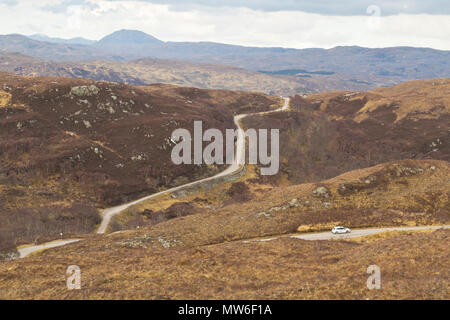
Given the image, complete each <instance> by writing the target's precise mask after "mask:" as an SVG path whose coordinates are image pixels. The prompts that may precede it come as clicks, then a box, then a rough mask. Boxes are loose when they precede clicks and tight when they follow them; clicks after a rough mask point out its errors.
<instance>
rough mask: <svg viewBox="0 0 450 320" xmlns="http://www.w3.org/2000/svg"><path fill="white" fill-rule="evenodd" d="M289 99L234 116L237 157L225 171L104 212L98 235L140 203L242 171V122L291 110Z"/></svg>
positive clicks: (243, 151)
mask: <svg viewBox="0 0 450 320" xmlns="http://www.w3.org/2000/svg"><path fill="white" fill-rule="evenodd" d="M289 100H290V99H289V98H284V104H283V106H282V107H281V108H278V109H276V110H270V111H265V112H258V113H249V114H239V115H236V116H234V124H235V125H236V127H237V129H238V137H237V141H236V156H235V157H234V161H233V163H232V164H231V165H229V166H228V167H227V168H226V169H225V170H224V171H222V172H220V173H218V174H216V175H214V176H212V177H208V178H204V179H201V180H197V181H194V182H190V183H187V184H183V185H181V186H178V187H174V188H170V189H167V190H164V191H161V192H157V193H154V194H151V195H149V196H146V197H143V198H141V199H138V200H135V201H132V202H129V203H125V204H122V205H120V206H117V207H113V208H109V209H106V210H104V211H103V213H102V222H101V224H100V226H99V228H98V230H97V233H100V234H103V233H105V232H106V229H107V228H108V225H109V223H110V221H111V218H112V217H114V216H115V215H116V214H119V213H121V212H122V211H123V210H125V209H127V208H129V207H132V206H134V205H136V204H138V203H141V202H143V201H146V200H148V199H152V198H155V197H158V196H161V195H163V194H166V193H172V192H175V191H179V190H182V189H184V188H186V187H192V186H194V185H197V184H200V183H202V182H206V181H210V180H215V179H218V178H221V177H225V176H228V175H231V174H234V173H236V172H238V171H239V170H241V168H242V166H243V165H244V161H245V159H244V156H245V132H244V129H243V128H242V127H241V124H240V121H241V120H242V119H244V118H245V117H248V116H252V115H262V114H268V113H272V112H278V111H283V110H286V109H288V108H289Z"/></svg>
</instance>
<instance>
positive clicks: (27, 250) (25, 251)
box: [17, 239, 80, 258]
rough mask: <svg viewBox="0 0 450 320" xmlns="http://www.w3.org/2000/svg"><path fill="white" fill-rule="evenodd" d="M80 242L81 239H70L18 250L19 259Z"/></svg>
mask: <svg viewBox="0 0 450 320" xmlns="http://www.w3.org/2000/svg"><path fill="white" fill-rule="evenodd" d="M77 241H80V239H68V240H55V241H52V242H47V243H43V244H39V245H35V246H27V247H22V248H19V249H17V251H18V252H19V258H25V257H26V256H28V255H30V254H31V253H33V252H36V251H39V250H44V249H50V248H55V247H60V246H64V245H66V244H69V243H73V242H77Z"/></svg>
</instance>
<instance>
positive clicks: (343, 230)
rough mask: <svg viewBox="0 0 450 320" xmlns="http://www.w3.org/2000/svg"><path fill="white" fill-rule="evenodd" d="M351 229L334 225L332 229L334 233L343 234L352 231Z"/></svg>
mask: <svg viewBox="0 0 450 320" xmlns="http://www.w3.org/2000/svg"><path fill="white" fill-rule="evenodd" d="M350 232H351V230H350V229H349V228H345V227H334V228H333V229H331V233H332V234H343V233H350Z"/></svg>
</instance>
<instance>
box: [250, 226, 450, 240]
mask: <svg viewBox="0 0 450 320" xmlns="http://www.w3.org/2000/svg"><path fill="white" fill-rule="evenodd" d="M449 228H450V225H445V226H423V227H391V228H371V229H354V230H352V231H351V232H350V233H345V234H332V233H331V230H330V231H327V232H319V233H303V234H295V235H289V236H286V235H284V236H277V237H271V238H265V239H258V240H245V241H244V242H252V241H259V242H266V241H272V240H277V239H280V238H293V239H303V240H340V239H349V238H358V237H364V236H370V235H373V234H377V233H382V232H387V231H419V230H438V229H449Z"/></svg>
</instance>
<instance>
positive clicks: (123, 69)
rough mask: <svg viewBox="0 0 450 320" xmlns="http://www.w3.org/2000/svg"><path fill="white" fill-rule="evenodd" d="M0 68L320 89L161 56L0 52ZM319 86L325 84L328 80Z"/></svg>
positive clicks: (141, 80) (276, 89)
mask: <svg viewBox="0 0 450 320" xmlns="http://www.w3.org/2000/svg"><path fill="white" fill-rule="evenodd" d="M0 71H4V72H10V73H16V74H19V75H24V76H52V77H70V78H80V77H81V78H87V79H92V80H97V81H116V82H122V83H126V84H152V83H167V84H174V85H180V86H193V87H198V88H209V89H226V90H244V91H260V92H265V93H268V94H272V95H274V94H276V95H291V94H295V93H299V92H300V93H302V92H311V91H319V88H320V87H319V84H318V83H317V85H316V84H314V83H300V82H297V81H295V80H292V79H283V78H279V77H276V76H271V75H267V74H262V73H258V72H254V71H248V70H245V69H241V68H236V67H231V66H225V65H218V64H205V63H194V62H185V61H177V60H162V59H140V60H136V61H130V62H113V61H99V60H96V61H87V62H50V61H45V60H41V59H38V58H33V57H28V56H24V55H21V54H12V53H0ZM330 85H331V82H330ZM320 86H325V87H326V86H327V82H326V81H325V82H324V83H322V84H320Z"/></svg>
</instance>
